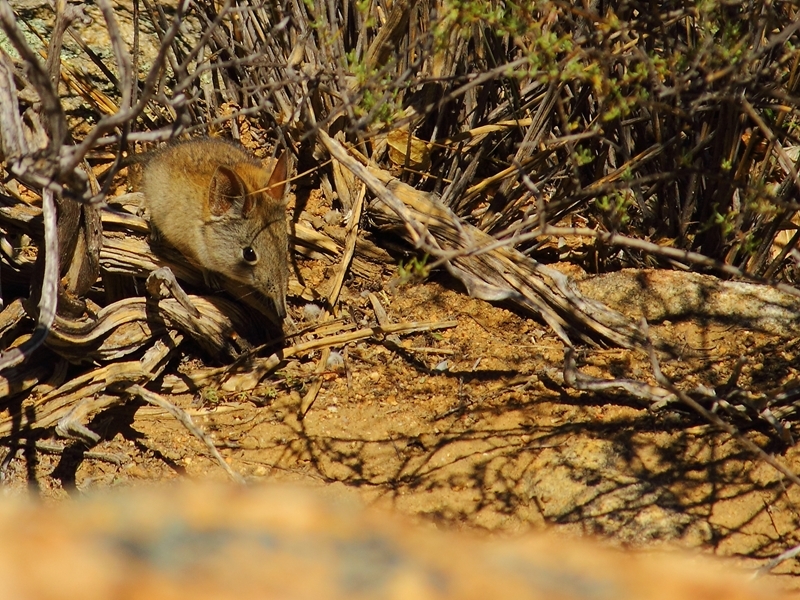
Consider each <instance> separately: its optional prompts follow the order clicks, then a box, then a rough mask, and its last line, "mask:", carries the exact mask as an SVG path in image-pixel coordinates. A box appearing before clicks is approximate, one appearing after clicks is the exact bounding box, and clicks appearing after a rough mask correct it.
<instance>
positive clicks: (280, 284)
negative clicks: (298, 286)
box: [142, 138, 289, 318]
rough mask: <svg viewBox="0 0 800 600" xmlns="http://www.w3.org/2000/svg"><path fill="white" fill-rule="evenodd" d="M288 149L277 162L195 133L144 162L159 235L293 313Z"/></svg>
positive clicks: (282, 313) (147, 192)
mask: <svg viewBox="0 0 800 600" xmlns="http://www.w3.org/2000/svg"><path fill="white" fill-rule="evenodd" d="M287 171H288V165H287V154H286V153H284V154H283V155H282V156H281V157H280V158H279V159H278V160H277V162H276V163H275V166H274V167H273V168H272V169H268V168H265V166H264V165H263V164H262V163H261V162H260V161H259V160H258V159H257V158H255V157H254V156H252V155H251V154H249V153H248V152H247V151H246V150H244V148H242V147H240V146H237V145H235V144H232V143H229V142H225V141H222V140H215V139H210V138H202V139H195V140H191V141H187V142H181V143H176V144H172V145H170V146H167V147H166V148H164V149H163V150H161V151H159V152H157V153H156V154H155V155H154V156H153V157H152V158H151V159H150V161H149V162H148V164H147V166H146V167H145V169H144V175H143V181H142V191H143V192H144V196H145V205H146V207H147V209H148V211H149V213H150V226H151V229H152V230H153V234H154V237H156V238H161V239H163V240H164V241H166V242H167V243H168V244H169V245H171V246H173V247H174V248H176V249H177V250H178V251H180V252H181V254H183V255H184V256H185V257H186V258H187V259H188V260H189V261H190V262H191V263H192V264H194V265H195V266H197V267H199V268H200V269H202V270H203V272H204V274H206V276H207V275H208V273H214V274H217V275H220V276H222V277H223V278H227V279H228V280H232V281H234V282H236V283H238V284H244V285H245V286H247V287H249V288H251V289H253V290H255V291H257V292H260V294H261V295H263V296H265V297H266V298H268V299H269V300H271V301H272V304H273V305H274V308H275V311H276V313H277V315H278V317H280V318H283V317H285V316H286V291H287V282H288V276H289V268H288V236H287V230H286V229H287V227H286V204H285V202H284V192H285V189H286V179H287V177H286V176H287Z"/></svg>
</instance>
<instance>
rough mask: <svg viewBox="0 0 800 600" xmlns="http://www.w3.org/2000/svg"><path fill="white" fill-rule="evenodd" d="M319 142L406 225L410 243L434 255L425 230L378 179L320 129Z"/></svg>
mask: <svg viewBox="0 0 800 600" xmlns="http://www.w3.org/2000/svg"><path fill="white" fill-rule="evenodd" d="M318 137H319V140H320V141H321V142H322V144H323V145H324V146H325V149H326V150H327V151H328V152H329V153H330V155H331V156H332V157H333V158H335V159H336V160H338V161H339V162H340V163H342V165H344V166H345V167H347V168H348V169H349V170H350V171H351V172H352V173H353V174H354V175H355V176H356V177H358V178H359V179H360V180H361V181H363V182H364V183H365V184H366V185H367V187H369V189H370V191H371V192H372V193H373V194H375V195H376V196H377V197H378V198H379V199H380V200H381V201H382V202H383V203H384V204H386V206H388V207H389V208H390V209H392V211H394V213H395V214H396V215H397V216H398V217H400V218H401V219H402V220H403V222H404V223H405V225H406V229H407V230H408V233H409V235H410V236H411V241H412V243H414V245H415V246H416V247H417V248H423V247H424V248H425V251H426V252H427V251H428V250H429V249H430V250H431V252H429V254H432V253H435V252H434V251H433V249H432V248H428V247H427V245H426V242H427V241H428V240H427V238H429V237H430V233H429V232H428V230H427V228H426V227H425V226H424V225H422V224H421V223H419V222H418V221H417V220H416V219H414V217H413V215H412V214H411V212H410V211H409V210H408V209H407V208H406V207H405V206H404V205H403V203H402V202H401V201H400V200H399V199H398V198H397V197H396V196H395V195H394V194H392V193H391V192H390V191H389V190H387V189H386V186H384V185H383V183H382V182H381V180H380V179H378V178H377V177H375V175H373V174H372V173H370V172H369V171H368V170H367V169H366V168H365V167H363V166H362V165H361V164H360V163H359V162H358V161H357V160H356V159H354V158H353V157H352V156H350V155H349V154H348V153H347V150H345V148H344V147H343V146H342V145H341V144H340V143H339V142H337V141H336V140H334V139H333V138H332V137H330V136H329V135H328V134H327V133H325V132H324V131H322V130H321V129H320V130H319V132H318Z"/></svg>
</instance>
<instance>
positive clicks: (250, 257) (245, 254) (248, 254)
mask: <svg viewBox="0 0 800 600" xmlns="http://www.w3.org/2000/svg"><path fill="white" fill-rule="evenodd" d="M242 258H244V259H245V261H247V262H249V263H250V264H254V263H255V262H256V261H257V260H258V254H256V251H255V250H253V249H252V248H251V247H250V246H248V247H247V248H244V249H242Z"/></svg>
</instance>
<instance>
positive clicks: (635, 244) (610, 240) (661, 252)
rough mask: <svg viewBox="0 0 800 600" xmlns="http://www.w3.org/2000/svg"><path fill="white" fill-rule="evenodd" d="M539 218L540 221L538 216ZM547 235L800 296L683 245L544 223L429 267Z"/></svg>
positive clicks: (799, 292)
mask: <svg viewBox="0 0 800 600" xmlns="http://www.w3.org/2000/svg"><path fill="white" fill-rule="evenodd" d="M536 218H537V220H538V216H537V217H536ZM545 236H585V237H591V238H594V239H597V240H599V241H601V242H603V243H604V244H608V245H609V246H624V247H626V248H634V249H636V250H642V251H644V252H648V253H650V254H653V255H656V256H663V257H665V258H669V259H671V260H675V261H678V262H681V263H689V264H694V265H699V266H702V267H709V268H711V269H714V270H716V271H719V272H720V273H725V274H726V275H732V276H734V277H741V278H742V279H749V280H751V281H755V282H758V283H765V284H769V285H771V286H774V287H775V288H776V289H778V290H780V291H782V292H786V293H787V294H791V295H792V296H800V290H798V289H797V288H795V287H793V286H791V285H788V284H786V283H781V282H778V281H768V280H764V279H763V278H760V277H754V276H753V275H750V274H748V273H746V272H745V271H743V270H742V269H740V268H738V267H734V266H733V265H729V264H726V263H724V262H721V261H719V260H715V259H713V258H710V257H708V256H706V255H705V254H700V253H699V252H692V251H690V250H681V249H680V248H670V247H667V246H659V245H658V244H655V243H653V242H648V241H646V240H641V239H638V238H631V237H627V236H624V235H620V234H618V233H612V232H609V231H597V230H595V229H589V228H588V227H558V226H555V225H545V226H544V227H541V226H540V227H537V228H536V229H532V230H531V231H529V232H527V233H523V234H519V235H514V236H511V237H508V238H505V239H500V240H495V241H493V242H491V243H489V244H486V245H484V246H480V247H473V248H464V249H460V250H454V251H451V252H448V253H443V254H442V256H441V257H440V258H438V259H437V260H436V261H435V262H433V263H431V265H430V268H432V269H433V268H436V267H438V266H441V265H442V264H444V263H446V262H447V261H449V260H453V259H455V258H458V257H460V256H478V255H480V254H485V253H489V252H493V251H494V250H497V249H499V248H508V247H513V246H516V245H518V244H522V243H524V242H528V241H531V240H534V239H536V238H540V237H545Z"/></svg>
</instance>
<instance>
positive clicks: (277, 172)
mask: <svg viewBox="0 0 800 600" xmlns="http://www.w3.org/2000/svg"><path fill="white" fill-rule="evenodd" d="M288 173H289V153H288V152H286V151H285V150H284V152H283V154H281V156H280V158H278V160H277V161H276V162H275V166H274V167H273V169H272V174H271V175H270V176H269V183H267V190H266V193H267V195H268V196H269V197H270V198H272V199H274V200H278V201H281V200H283V197H284V195H285V193H286V186H287V185H288V184H289V182H288V181H287V174H288Z"/></svg>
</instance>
